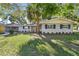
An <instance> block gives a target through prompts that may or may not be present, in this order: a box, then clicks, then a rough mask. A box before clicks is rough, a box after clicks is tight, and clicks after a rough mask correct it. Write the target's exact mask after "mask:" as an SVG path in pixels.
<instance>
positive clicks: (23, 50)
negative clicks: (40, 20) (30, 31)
mask: <svg viewBox="0 0 79 59" xmlns="http://www.w3.org/2000/svg"><path fill="white" fill-rule="evenodd" d="M69 51H70V50H68V51H67V50H65V49H63V46H60V45H59V44H56V43H54V42H51V41H50V40H49V41H46V40H45V39H32V40H30V41H29V42H28V43H26V44H24V45H22V46H20V50H19V53H18V55H21V56H53V55H55V56H73V54H72V51H73V50H71V53H70V52H69ZM73 53H74V54H75V51H73Z"/></svg>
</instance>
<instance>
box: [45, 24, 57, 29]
mask: <svg viewBox="0 0 79 59" xmlns="http://www.w3.org/2000/svg"><path fill="white" fill-rule="evenodd" d="M55 28H56V25H55V24H54V25H47V24H46V25H45V29H55Z"/></svg>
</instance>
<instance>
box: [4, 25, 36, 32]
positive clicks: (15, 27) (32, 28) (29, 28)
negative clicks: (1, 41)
mask: <svg viewBox="0 0 79 59" xmlns="http://www.w3.org/2000/svg"><path fill="white" fill-rule="evenodd" d="M5 27H6V32H9V31H10V30H14V31H15V32H23V33H24V32H36V31H35V27H36V25H35V24H27V25H20V24H7V25H6V26H5Z"/></svg>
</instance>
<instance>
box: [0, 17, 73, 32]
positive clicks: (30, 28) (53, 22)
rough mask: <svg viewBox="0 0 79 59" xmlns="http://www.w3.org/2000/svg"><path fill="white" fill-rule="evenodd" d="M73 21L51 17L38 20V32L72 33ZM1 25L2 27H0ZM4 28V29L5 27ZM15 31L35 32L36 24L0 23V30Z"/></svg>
mask: <svg viewBox="0 0 79 59" xmlns="http://www.w3.org/2000/svg"><path fill="white" fill-rule="evenodd" d="M73 24H74V21H72V20H70V19H66V18H54V19H53V18H52V19H50V20H42V21H40V26H39V27H40V32H41V33H73ZM1 26H2V27H1ZM4 28H5V29H6V30H5V29H4ZM11 29H12V30H14V31H15V32H23V33H24V32H36V24H27V25H20V24H6V25H5V26H4V25H1V24H0V32H4V31H5V32H8V31H9V30H11Z"/></svg>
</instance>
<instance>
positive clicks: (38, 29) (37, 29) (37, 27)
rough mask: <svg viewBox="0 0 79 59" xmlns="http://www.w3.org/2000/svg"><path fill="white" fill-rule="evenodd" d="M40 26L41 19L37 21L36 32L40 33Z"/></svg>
mask: <svg viewBox="0 0 79 59" xmlns="http://www.w3.org/2000/svg"><path fill="white" fill-rule="evenodd" d="M39 31H40V28H39V19H37V21H36V32H37V33H39Z"/></svg>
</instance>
